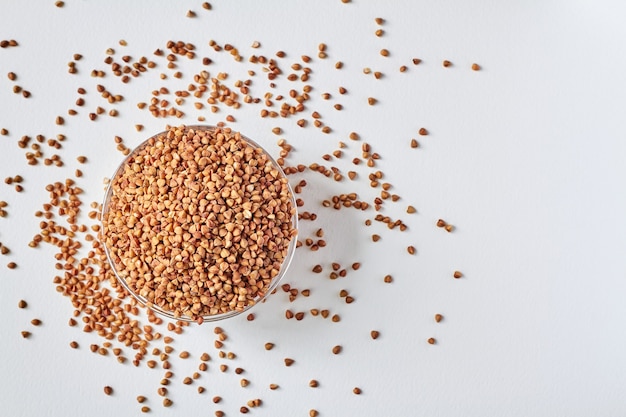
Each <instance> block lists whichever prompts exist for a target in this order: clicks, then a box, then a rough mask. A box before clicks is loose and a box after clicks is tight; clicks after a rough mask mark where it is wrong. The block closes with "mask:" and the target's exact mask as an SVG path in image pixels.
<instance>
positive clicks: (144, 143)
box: [98, 124, 298, 323]
mask: <svg viewBox="0 0 626 417" xmlns="http://www.w3.org/2000/svg"><path fill="white" fill-rule="evenodd" d="M176 127H179V128H185V129H187V130H205V131H209V130H216V129H220V130H223V129H230V130H231V132H233V133H239V135H240V137H241V138H242V139H243V140H244V141H246V142H247V143H249V144H250V145H252V146H254V147H255V148H259V149H261V151H263V153H264V154H265V156H267V158H268V159H269V160H270V162H271V163H272V165H273V166H274V167H275V168H276V169H278V172H279V173H280V174H281V176H282V177H283V178H285V179H286V180H287V182H286V183H287V189H288V191H289V195H290V196H291V204H292V207H293V216H292V219H291V221H292V226H293V229H294V230H296V232H297V231H298V206H297V204H296V198H295V194H294V192H293V189H292V187H291V184H290V183H289V179H288V178H289V177H287V175H286V174H285V172H284V171H283V169H282V167H281V166H280V165H279V164H278V162H276V160H275V159H274V157H273V156H272V155H271V154H270V153H269V152H268V151H267V149H265V148H264V147H263V146H261V145H260V144H259V143H257V142H256V141H254V140H252V139H250V138H249V137H247V136H246V135H244V134H242V133H241V132H238V131H235V130H233V129H232V128H230V127H226V126H215V125H198V124H194V125H179V126H169V127H168V128H167V129H166V130H164V131H162V132H159V133H156V134H154V135H152V136H150V137H148V138H147V139H145V140H144V141H142V142H141V143H140V144H139V145H137V146H136V147H135V148H134V149H133V150H132V151H131V152H130V153H129V154H128V155H126V156H125V157H124V159H123V160H122V162H121V163H120V164H119V165H118V167H117V168H116V169H115V171H114V172H113V175H112V176H111V178H110V180H109V182H108V184H107V188H106V190H105V193H104V200H103V202H102V209H101V211H100V223H101V230H102V231H101V233H99V235H98V237H99V240H100V243H101V244H102V246H103V247H104V252H105V254H106V258H107V261H108V263H109V266H110V268H111V271H113V274H114V275H115V278H116V280H117V282H118V283H119V284H121V285H122V287H123V288H124V289H125V290H126V292H127V293H128V294H129V295H130V296H131V297H132V298H134V299H135V300H136V301H137V302H138V303H139V304H140V305H142V306H143V307H145V308H147V309H149V310H151V311H153V312H154V313H157V314H158V315H161V316H163V317H166V318H168V319H170V320H180V321H185V322H190V323H191V322H198V320H199V319H200V318H202V320H201V322H211V321H219V320H224V319H227V318H231V317H235V316H238V315H240V314H242V313H244V312H246V311H248V310H250V309H251V308H252V307H254V306H256V305H258V304H261V303H263V302H265V300H266V299H267V297H268V296H269V295H270V294H272V293H273V292H274V291H275V290H276V288H277V287H278V284H279V282H280V281H281V280H282V279H283V278H284V276H285V274H286V273H287V270H288V269H289V266H290V265H291V261H292V260H293V256H294V254H295V251H296V246H297V245H296V243H297V235H294V236H293V237H292V238H291V241H290V242H289V246H288V247H287V255H286V256H285V258H284V259H283V261H282V264H281V267H280V271H279V272H278V275H276V276H275V277H274V278H273V279H272V282H271V283H270V285H269V287H268V288H267V291H265V293H264V294H263V295H262V296H259V297H257V298H255V299H254V302H253V303H252V304H248V305H247V306H246V307H245V308H243V309H242V310H231V311H227V312H224V313H219V314H211V315H205V316H200V317H199V318H196V319H193V318H191V317H188V316H186V315H181V316H178V317H177V316H176V315H175V314H173V313H172V312H170V311H168V310H164V309H163V308H161V307H159V306H157V305H155V304H153V303H152V302H150V301H149V300H147V299H146V298H145V297H143V296H142V295H139V294H137V293H136V292H135V291H133V290H132V289H131V288H130V286H129V285H128V283H127V282H126V280H125V279H124V278H123V277H122V276H120V274H119V273H118V270H117V268H116V267H115V262H113V259H112V255H111V254H110V251H109V247H108V246H107V244H106V242H105V239H104V233H105V229H106V227H105V224H104V215H105V213H106V212H107V208H108V204H109V202H110V199H111V196H112V195H113V189H112V185H113V181H114V180H115V178H117V176H118V175H119V174H120V173H121V172H122V169H123V167H124V166H125V165H126V163H127V162H128V161H129V160H130V159H131V158H132V157H133V156H135V155H136V154H137V152H139V151H140V150H142V149H143V148H144V147H146V146H147V145H148V143H149V141H150V140H151V139H154V138H158V137H160V136H163V135H167V133H168V132H169V131H170V130H171V129H172V128H176Z"/></svg>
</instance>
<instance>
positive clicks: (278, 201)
mask: <svg viewBox="0 0 626 417" xmlns="http://www.w3.org/2000/svg"><path fill="white" fill-rule="evenodd" d="M297 230H298V216H297V211H296V202H295V199H294V194H293V191H292V190H291V187H290V186H289V182H288V180H287V178H286V176H285V173H284V172H283V170H282V169H281V167H280V166H279V165H278V164H277V163H276V161H275V160H274V159H273V158H272V157H271V156H270V155H269V153H268V152H267V151H265V150H264V149H263V148H262V147H261V146H260V145H258V144H257V143H256V142H254V141H252V140H251V139H248V138H247V137H245V136H243V135H241V134H240V133H239V132H235V131H233V130H231V129H230V128H227V127H216V126H179V127H170V128H168V129H167V130H166V131H164V132H161V133H158V134H156V135H154V136H152V137H150V138H149V139H147V140H146V141H145V142H143V143H142V144H141V145H139V146H138V147H137V148H136V149H135V150H134V151H132V152H131V153H130V154H129V155H128V156H127V157H126V159H125V160H124V161H123V162H122V164H121V165H120V166H119V168H118V169H117V170H116V172H115V173H114V175H113V177H112V178H111V180H110V182H109V185H108V188H107V191H106V195H105V200H104V204H103V206H102V228H101V233H100V238H101V241H102V244H103V245H104V248H105V252H106V255H107V257H108V260H109V263H110V265H111V268H112V270H113V272H114V273H115V275H116V278H117V281H118V282H119V283H120V284H121V285H122V286H123V288H124V289H125V290H126V291H127V292H128V293H129V294H130V295H131V296H132V297H134V298H135V299H136V300H137V301H138V302H139V303H141V304H142V305H144V306H146V307H147V308H148V309H150V310H152V311H154V312H156V313H159V314H161V315H163V316H165V317H168V318H170V319H175V320H185V321H195V322H197V323H202V322H204V321H215V320H220V319H224V318H228V317H233V316H236V315H238V314H241V313H243V312H244V311H246V310H248V309H250V308H251V307H253V306H254V305H256V304H258V303H260V302H261V301H263V300H264V299H265V297H267V296H268V295H269V294H270V293H271V292H272V291H273V290H274V289H275V288H276V286H277V285H278V283H279V281H280V280H281V278H282V277H283V276H284V275H285V272H286V271H287V268H288V267H289V264H290V262H291V259H292V257H293V254H294V251H295V247H296V235H297Z"/></svg>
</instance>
